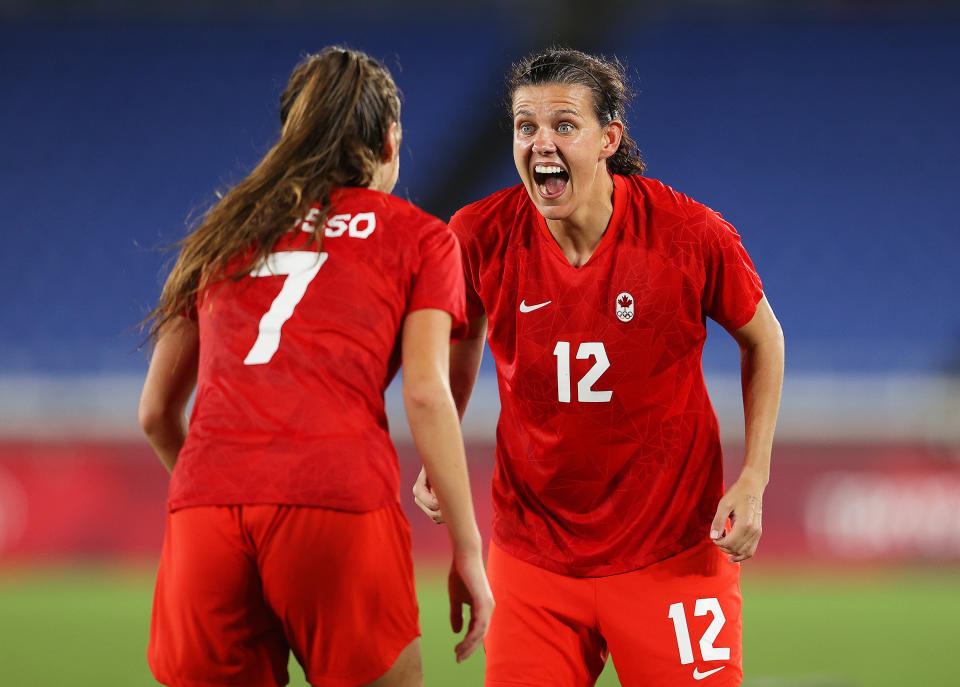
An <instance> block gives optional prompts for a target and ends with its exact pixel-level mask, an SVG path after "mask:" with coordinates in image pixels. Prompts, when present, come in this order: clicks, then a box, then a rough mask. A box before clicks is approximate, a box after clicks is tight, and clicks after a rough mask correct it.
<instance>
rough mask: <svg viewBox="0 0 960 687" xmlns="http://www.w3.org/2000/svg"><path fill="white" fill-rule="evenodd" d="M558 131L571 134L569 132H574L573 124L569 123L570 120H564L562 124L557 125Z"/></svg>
mask: <svg viewBox="0 0 960 687" xmlns="http://www.w3.org/2000/svg"><path fill="white" fill-rule="evenodd" d="M557 131H559V132H560V133H561V134H569V133H572V132H573V124H569V123H568V122H564V123H563V124H561V125H560V126H558V127H557Z"/></svg>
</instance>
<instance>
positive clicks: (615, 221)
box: [528, 174, 630, 270]
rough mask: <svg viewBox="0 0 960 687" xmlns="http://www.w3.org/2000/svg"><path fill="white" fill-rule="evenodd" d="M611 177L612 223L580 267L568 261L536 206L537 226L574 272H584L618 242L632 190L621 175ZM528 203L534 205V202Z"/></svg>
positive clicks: (560, 257)
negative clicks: (617, 237)
mask: <svg viewBox="0 0 960 687" xmlns="http://www.w3.org/2000/svg"><path fill="white" fill-rule="evenodd" d="M610 176H611V177H612V178H613V214H611V215H610V222H609V223H608V224H607V230H606V231H604V232H603V236H602V237H601V238H600V243H598V244H597V247H596V248H595V249H594V251H593V253H592V254H591V255H590V257H589V258H588V259H587V261H586V262H585V263H583V264H582V265H581V266H580V267H574V266H573V265H571V264H570V261H569V260H567V256H566V255H564V254H563V251H562V250H561V249H560V246H559V245H558V244H557V240H556V239H555V238H553V234H551V233H550V228H549V227H548V226H547V220H546V219H544V217H543V215H541V214H540V211H539V210H537V209H536V206H534V210H533V214H534V215H535V216H536V220H537V226H538V227H539V229H540V234H541V236H542V237H543V238H544V239H545V240H546V242H547V243H548V244H549V245H550V250H551V251H552V252H553V254H554V256H556V257H558V258H559V259H560V260H562V261H563V264H565V265H566V266H567V267H568V268H570V269H572V270H582V269H584V268H585V267H588V266H590V265H591V264H593V262H594V261H595V260H596V258H597V256H598V255H600V254H601V253H603V252H604V251H605V250H607V248H609V247H610V246H611V245H612V244H613V243H614V242H615V241H616V236H617V235H618V234H619V233H620V231H621V228H622V221H621V220H622V219H623V215H624V213H625V212H626V209H627V200H628V199H627V196H628V195H629V193H630V189H629V184H628V183H627V179H626V178H625V177H624V176H622V175H620V174H611V175H610ZM528 202H530V204H531V205H533V201H528Z"/></svg>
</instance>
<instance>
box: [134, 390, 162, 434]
mask: <svg viewBox="0 0 960 687" xmlns="http://www.w3.org/2000/svg"><path fill="white" fill-rule="evenodd" d="M168 418H169V413H168V412H167V410H166V408H164V406H163V405H162V404H160V403H155V402H150V401H148V400H146V399H141V400H140V407H139V408H138V409H137V419H138V420H139V421H140V429H141V430H143V433H144V434H145V435H146V436H147V437H148V438H151V437H155V436H158V435H159V434H162V433H163V428H164V426H165V425H166V424H167V419H168Z"/></svg>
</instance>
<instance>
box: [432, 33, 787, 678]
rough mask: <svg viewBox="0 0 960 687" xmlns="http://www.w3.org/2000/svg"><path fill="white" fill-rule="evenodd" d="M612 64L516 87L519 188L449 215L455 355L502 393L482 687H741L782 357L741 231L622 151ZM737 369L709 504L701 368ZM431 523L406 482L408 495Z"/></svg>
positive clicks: (457, 383) (550, 73) (457, 385)
mask: <svg viewBox="0 0 960 687" xmlns="http://www.w3.org/2000/svg"><path fill="white" fill-rule="evenodd" d="M627 100H628V93H627V91H626V88H625V86H624V75H623V68H622V67H621V65H620V64H619V62H617V61H616V60H606V59H603V58H599V57H595V56H591V55H587V54H585V53H582V52H579V51H576V50H569V49H551V50H547V51H545V52H541V53H538V54H534V55H531V56H529V57H527V58H526V59H524V60H522V61H521V62H520V63H518V64H517V65H515V66H514V69H513V72H512V74H511V76H510V92H509V106H510V117H511V118H512V120H513V157H514V162H515V163H516V167H517V172H518V173H519V175H520V181H521V183H520V184H519V185H517V186H514V187H512V188H508V189H505V190H502V191H499V192H497V193H495V194H493V195H491V196H489V197H487V198H485V199H483V200H480V201H478V202H476V203H473V204H471V205H468V206H467V207H465V208H463V209H462V210H460V211H459V212H458V213H456V215H454V217H453V219H452V220H451V222H450V226H451V228H452V229H453V230H454V232H455V233H456V234H457V236H458V238H459V239H460V243H461V248H462V251H463V258H464V270H465V274H466V286H467V305H468V316H469V317H470V332H469V334H468V336H467V338H466V339H465V340H464V341H463V342H461V343H459V344H456V345H455V346H454V347H453V349H452V352H451V368H450V376H451V385H452V391H453V394H454V398H455V400H456V401H457V405H458V409H459V410H460V412H461V414H462V412H463V410H464V407H465V406H466V403H467V400H468V399H469V396H470V392H471V390H472V388H473V385H474V382H475V380H476V376H477V371H478V369H479V364H480V358H481V355H482V351H483V342H484V334H486V340H487V341H488V342H489V344H490V349H491V351H492V353H493V356H494V360H495V361H496V366H497V375H498V377H499V387H500V400H501V413H500V420H499V424H498V428H497V447H496V469H495V471H494V478H493V503H494V521H493V541H492V544H491V547H490V556H489V562H488V571H489V576H490V582H491V586H492V588H493V593H494V597H495V598H496V599H497V608H496V610H495V611H494V614H493V618H492V621H491V626H490V631H489V634H488V635H487V638H486V640H485V642H484V646H485V649H486V654H487V673H486V684H487V685H491V686H493V685H497V686H503V685H525V686H527V687H530V686H533V685H542V686H543V687H568V686H569V687H574V686H577V687H580V686H587V685H592V684H593V683H594V682H595V681H596V679H597V676H598V675H599V674H600V671H601V670H602V668H603V665H604V663H605V661H606V658H607V655H608V653H610V654H612V655H613V656H614V661H615V664H616V669H617V673H618V675H619V677H620V681H621V684H623V685H629V686H634V685H637V686H638V685H683V684H693V683H695V682H699V681H701V680H709V682H708V683H706V684H710V685H716V686H720V685H739V684H740V682H741V681H742V679H743V670H742V641H741V638H742V620H741V596H740V587H739V567H740V566H739V563H740V562H742V561H744V560H746V559H748V558H750V557H751V556H752V555H753V554H754V553H755V551H756V549H757V543H758V541H759V538H760V532H761V526H760V516H761V500H762V497H763V491H764V489H765V487H766V484H767V481H768V479H769V472H770V454H771V450H772V442H773V432H774V426H775V424H776V418H777V412H778V407H779V401H780V388H781V384H782V379H783V334H782V332H781V329H780V325H779V323H778V322H777V319H776V317H775V316H774V314H773V311H772V310H771V308H770V305H769V304H768V303H767V300H766V298H765V297H764V294H763V290H762V286H761V282H760V278H759V277H758V276H757V273H756V270H755V269H754V266H753V263H752V262H751V260H750V258H749V256H748V255H747V253H746V251H745V250H744V248H743V246H742V244H741V241H740V237H739V235H738V234H737V232H736V230H735V229H734V228H733V227H732V226H731V225H730V224H728V223H727V222H725V221H724V220H723V219H722V218H721V217H720V215H719V214H717V213H716V212H714V211H713V210H711V209H709V208H707V207H705V206H704V205H702V204H700V203H697V202H696V201H694V200H691V199H690V198H687V197H686V196H684V195H682V194H680V193H677V192H676V191H674V190H672V189H671V188H669V187H668V186H665V185H664V184H662V183H660V182H659V181H656V180H654V179H650V178H646V177H643V176H641V174H642V172H643V171H644V164H643V161H642V159H641V157H640V153H639V150H638V148H637V145H636V143H635V142H634V141H633V139H631V138H630V136H629V135H628V133H627V124H626V121H625V118H624V109H625V107H626V105H627ZM707 317H710V318H712V319H713V320H715V321H716V322H718V323H720V324H721V325H722V326H723V327H724V328H726V330H727V331H728V332H729V333H730V334H731V335H732V336H733V337H734V339H735V340H736V341H737V343H738V345H739V347H740V352H741V366H742V371H743V390H744V392H743V393H744V397H743V400H744V408H745V440H746V443H745V457H744V463H743V467H742V470H741V473H740V475H739V476H738V477H737V479H736V480H734V481H733V482H732V484H731V485H730V487H729V488H728V489H727V490H726V491H724V482H723V474H722V454H721V447H720V439H719V431H718V427H717V418H716V415H715V413H714V411H713V408H712V406H711V404H710V400H709V398H708V397H707V391H706V386H705V384H704V379H703V369H702V363H701V352H702V349H703V343H704V341H705V339H706V328H705V324H706V318H707ZM414 494H415V497H416V499H417V502H418V504H419V505H420V507H421V508H422V509H423V510H424V511H425V512H427V514H428V515H430V516H431V517H432V518H433V519H434V520H436V521H441V520H442V518H443V514H442V512H441V510H440V507H439V504H438V502H437V500H436V498H435V496H434V494H433V492H432V490H431V488H430V484H429V483H428V482H427V480H426V478H425V476H424V474H423V473H421V477H420V479H419V480H418V482H417V485H416V486H415V489H414Z"/></svg>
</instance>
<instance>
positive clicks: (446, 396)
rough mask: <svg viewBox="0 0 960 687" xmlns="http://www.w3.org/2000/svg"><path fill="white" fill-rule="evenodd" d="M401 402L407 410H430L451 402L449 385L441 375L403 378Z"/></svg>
mask: <svg viewBox="0 0 960 687" xmlns="http://www.w3.org/2000/svg"><path fill="white" fill-rule="evenodd" d="M403 402H404V404H405V405H406V408H407V412H408V413H410V412H418V411H420V412H430V411H434V410H437V409H439V408H442V407H444V406H445V405H447V404H451V403H452V402H453V401H452V398H451V396H450V387H449V386H448V385H447V383H446V382H445V381H444V380H443V379H442V378H441V377H439V376H438V377H419V378H412V379H408V378H406V377H405V378H404V380H403Z"/></svg>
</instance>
